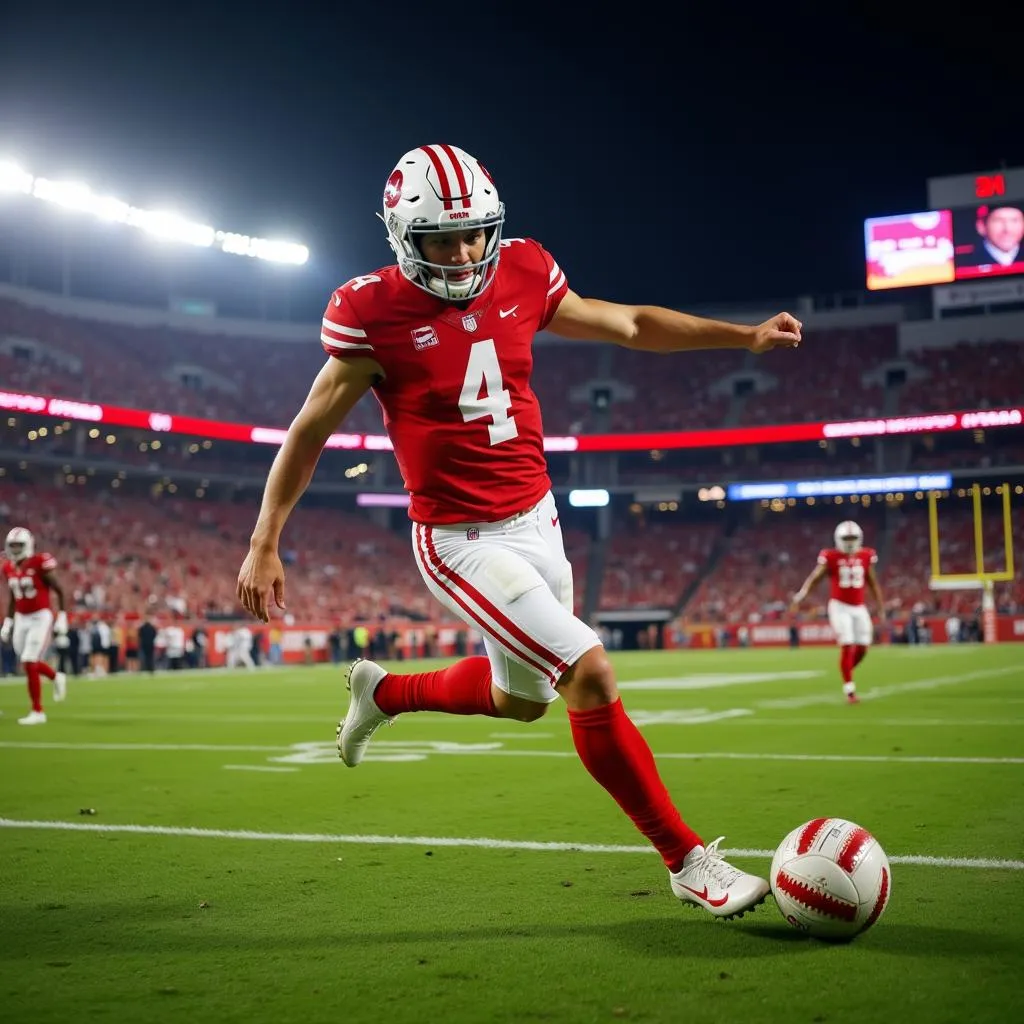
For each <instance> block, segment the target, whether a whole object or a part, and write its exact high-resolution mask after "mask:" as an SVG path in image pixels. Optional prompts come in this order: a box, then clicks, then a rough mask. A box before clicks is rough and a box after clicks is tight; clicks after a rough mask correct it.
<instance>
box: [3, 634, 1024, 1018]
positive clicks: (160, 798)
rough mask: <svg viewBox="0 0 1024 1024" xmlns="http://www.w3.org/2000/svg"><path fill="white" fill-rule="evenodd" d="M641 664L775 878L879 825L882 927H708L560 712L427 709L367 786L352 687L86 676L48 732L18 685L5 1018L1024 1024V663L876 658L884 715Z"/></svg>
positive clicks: (645, 660)
mask: <svg viewBox="0 0 1024 1024" xmlns="http://www.w3.org/2000/svg"><path fill="white" fill-rule="evenodd" d="M616 664H617V667H618V669H619V673H620V678H621V680H623V682H624V684H625V685H624V690H623V698H624V701H625V703H626V707H627V709H628V710H629V712H630V714H631V715H632V716H633V717H634V719H635V720H636V721H637V722H638V724H639V725H640V726H641V728H642V729H643V731H644V733H645V735H646V736H647V738H648V740H649V741H650V743H651V746H652V747H653V749H654V751H655V753H656V754H657V755H658V756H659V763H660V767H661V770H662V772H663V775H664V777H665V779H666V782H667V783H668V785H669V788H670V789H671V791H672V792H673V794H674V795H675V796H676V799H677V802H678V803H679V805H680V807H681V809H682V811H683V814H684V817H686V818H687V820H688V821H689V822H690V823H691V824H692V825H693V826H694V827H695V828H697V829H698V830H700V831H702V833H703V835H704V837H705V839H707V840H711V839H714V838H715V837H716V836H718V835H719V834H723V833H724V834H725V836H726V840H725V842H724V843H723V847H727V848H729V849H731V850H740V851H743V852H742V854H741V855H739V856H736V857H735V858H734V859H735V860H736V861H737V862H738V863H739V864H741V865H742V866H744V867H746V868H748V869H749V870H757V871H760V872H762V873H767V870H768V857H769V855H770V852H771V851H772V850H773V849H774V847H775V846H776V845H777V843H778V842H779V841H780V840H781V839H782V837H783V836H784V835H785V834H786V833H787V832H788V831H789V830H790V829H792V828H794V827H795V826H797V825H798V824H800V823H801V822H803V821H805V820H807V819H809V818H812V817H816V816H819V815H830V816H832V815H834V816H839V817H847V818H851V819H853V820H854V821H857V822H858V823H860V824H862V825H864V826H865V827H867V828H869V829H871V830H872V831H873V832H874V833H875V835H876V836H877V837H878V839H879V840H880V842H881V843H882V845H883V847H884V848H885V850H886V852H887V853H888V854H889V856H890V858H891V859H892V861H893V895H892V900H891V902H890V905H889V908H888V910H887V911H886V913H885V915H884V916H883V918H882V919H881V921H880V922H879V923H878V925H877V926H876V927H875V928H874V929H873V930H872V931H870V932H868V933H867V934H865V935H863V936H862V937H860V938H859V939H858V940H857V941H856V942H854V943H853V944H851V945H848V946H830V945H826V944H822V943H818V942H815V941H814V940H810V939H807V938H805V937H804V936H802V935H800V934H798V933H797V932H796V931H794V930H793V929H791V928H790V927H789V925H787V924H786V923H785V922H784V921H783V920H782V918H781V916H780V915H779V913H778V911H777V909H776V907H775V905H774V903H773V902H772V901H771V899H769V901H768V902H767V903H766V904H765V905H764V906H762V907H761V908H759V909H758V910H757V911H756V913H754V914H752V915H748V916H746V917H745V918H743V919H742V920H740V921H733V922H718V921H714V920H711V919H710V918H708V917H706V916H704V915H703V914H702V913H701V912H700V911H697V910H695V909H688V908H684V907H683V906H681V905H680V904H679V903H678V902H677V901H676V900H674V899H673V897H672V896H671V895H670V893H669V890H668V885H667V875H666V873H665V871H664V869H663V868H662V866H661V863H660V861H659V860H658V858H657V856H656V855H654V854H653V853H651V852H649V851H647V850H645V848H644V847H643V844H642V841H641V840H640V837H639V836H638V835H637V834H636V833H635V832H634V831H633V829H632V826H631V824H630V823H629V822H628V820H627V819H625V818H624V817H623V816H622V815H621V813H620V812H619V810H618V808H617V807H615V805H614V804H613V803H612V801H611V799H610V798H609V797H608V796H607V795H606V794H605V793H604V791H603V790H601V789H600V788H599V787H598V786H597V785H596V784H595V783H594V782H592V781H591V779H590V777H589V776H588V775H587V774H586V772H585V771H584V770H583V768H582V766H581V765H580V764H579V762H578V760H577V759H576V757H575V754H574V753H573V748H572V743H571V739H570V736H569V731H568V728H567V724H566V720H565V715H564V711H563V710H562V708H561V707H560V706H556V707H555V708H554V709H553V710H552V713H551V714H549V716H548V717H547V718H545V719H543V720H541V721H539V722H537V723H534V724H532V725H523V724H520V723H516V722H501V721H496V720H492V719H483V718H463V719H458V718H445V717H442V716H438V715H406V716H404V717H402V718H401V719H399V720H398V722H397V723H396V724H395V726H394V728H392V729H390V730H382V731H381V732H380V733H378V738H377V739H376V740H375V741H374V744H373V745H372V747H371V751H370V755H369V756H368V758H367V760H366V761H365V762H364V763H363V765H361V766H360V767H359V768H357V769H355V770H350V769H346V768H345V767H344V766H343V765H342V764H341V762H340V761H338V760H337V757H336V754H335V750H334V744H333V738H334V725H335V722H336V719H337V718H338V716H339V713H340V712H341V711H342V710H343V708H344V705H345V701H344V695H343V687H342V682H341V674H340V673H339V672H338V671H337V670H330V669H327V668H316V669H304V668H299V669H294V670H288V671H260V672H257V673H252V674H225V673H215V672H210V673H204V674H199V675H191V676H190V675H177V676H171V675H164V676H158V677H156V678H152V679H138V678H127V677H120V678H113V679H107V680H103V681H89V680H83V681H81V682H78V681H74V680H73V681H72V683H71V688H70V693H69V699H68V701H67V702H66V703H65V704H63V705H55V704H52V703H49V704H48V708H47V710H48V712H49V715H50V722H49V724H48V725H46V726H45V727H40V728H33V729H27V728H21V727H19V726H18V725H17V724H16V722H15V719H16V718H17V717H18V716H19V715H20V714H23V713H24V711H25V708H26V701H25V692H24V687H23V684H21V683H20V682H16V681H12V680H7V681H5V682H4V684H3V685H0V708H2V710H3V717H2V718H0V765H2V770H0V778H2V780H3V781H2V783H0V787H2V788H0V819H2V821H0V826H2V827H0V844H2V849H0V866H2V876H0V877H2V885H0V935H2V945H0V1016H2V1019H3V1020H4V1021H5V1022H6V1024H16V1022H22V1021H24V1022H31V1024H46V1022H57V1021H60V1022H66V1021H69V1020H73V1019H84V1020H101V1021H102V1020H109V1021H115V1020H116V1021H122V1020H123V1021H133V1022H135V1021H145V1022H147V1024H148V1022H153V1024H158V1022H163V1021H172V1020H174V1021H180V1020H187V1021H190V1022H192V1024H195V1022H206V1021H216V1022H235V1021H237V1022H247V1024H261V1022H268V1024H270V1022H273V1024H279V1022H291V1021H296V1022H319V1021H330V1022H339V1024H361V1022H369V1021H381V1022H388V1024H390V1022H394V1024H403V1022H420V1021H435V1020H437V1021H444V1022H446V1024H461V1022H489V1021H496V1022H504V1021H565V1022H577V1021H579V1022H589V1021H612V1020H633V1021H664V1022H677V1021H689V1020H693V1021H701V1022H718V1021H722V1022H726V1021H728V1022H733V1021H736V1022H742V1024H753V1022H758V1021H785V1022H787V1024H800V1022H808V1024H812V1022H813V1024H818V1022H829V1024H839V1022H846V1021H850V1022H856V1024H865V1022H874V1021H885V1020H898V1021H914V1022H916V1021H922V1022H929V1024H938V1022H945V1021H949V1022H957V1024H963V1022H976V1021H1000V1022H1003V1021H1011V1020H1013V1019H1015V1018H1016V1019H1018V1020H1021V1019H1024V999H1022V995H1021V992H1022V988H1021V982H1020V980H1019V978H1018V972H1019V971H1020V969H1021V966H1022V963H1024V957H1022V951H1024V786H1022V783H1024V749H1022V744H1021V736H1022V726H1024V647H1022V646H1017V647H1010V646H1003V647H993V648H985V649H981V648H971V647H961V648H952V649H949V648H941V647H936V648H922V649H878V650H875V651H873V652H872V654H871V655H870V657H869V658H868V660H867V661H866V662H865V664H864V665H863V666H862V667H861V670H860V673H859V685H860V689H861V692H862V695H863V696H864V697H865V698H866V699H865V700H864V702H863V703H862V704H860V705H859V706H856V707H848V706H846V705H845V704H844V703H843V702H842V699H841V691H840V688H839V685H838V683H837V680H836V655H835V652H834V651H832V650H831V649H825V650H802V651H796V652H790V651H788V650H787V651H735V652H721V653H719V652H693V653H659V654H646V655H641V654H630V655H621V656H618V657H617V658H616ZM47 696H49V687H47ZM87 809H93V810H94V811H95V813H94V814H92V813H89V814H83V811H85V810H87Z"/></svg>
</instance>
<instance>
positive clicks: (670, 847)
mask: <svg viewBox="0 0 1024 1024" xmlns="http://www.w3.org/2000/svg"><path fill="white" fill-rule="evenodd" d="M569 725H570V726H571V727H572V739H573V742H574V743H575V744H576V753H578V754H579V755H580V760H581V761H582V762H583V766H584V767H585V768H586V769H587V771H588V772H590V774H591V775H593V777H594V778H595V779H596V780H597V781H598V782H599V783H600V784H601V785H602V786H604V788H605V789H606V790H608V792H609V793H610V794H611V795H612V797H614V798H615V801H616V803H618V805H619V806H620V807H621V808H622V809H623V810H624V811H625V812H626V814H628V815H629V817H630V818H631V819H632V820H633V824H634V825H636V827H637V828H638V829H639V830H640V831H641V832H642V833H643V834H644V835H645V836H647V838H648V839H649V840H650V841H651V843H652V845H653V846H654V848H655V849H656V850H657V851H658V853H660V854H661V858H662V860H663V861H664V862H665V864H666V866H667V867H668V869H669V871H678V870H679V869H680V868H681V867H682V866H683V859H684V858H685V857H686V855H687V854H688V853H689V852H690V851H691V850H692V849H693V848H694V847H695V846H701V845H703V842H702V840H701V838H700V836H699V835H697V833H696V832H694V831H693V830H692V829H690V828H688V827H687V825H686V824H685V823H684V822H683V819H682V818H681V817H680V816H679V811H677V810H676V808H675V805H674V804H673V803H672V798H671V797H670V796H669V795H668V790H666V789H665V784H664V783H663V782H662V781H661V777H660V776H659V775H658V769H657V767H656V765H655V763H654V755H653V754H652V753H651V748H650V747H649V746H648V745H647V741H646V740H645V739H644V738H643V736H641V735H640V730H639V729H637V727H636V726H635V725H634V724H633V722H632V721H631V720H630V719H629V718H628V717H627V715H626V712H625V710H624V709H623V707H622V701H621V700H617V701H616V702H615V703H614V704H605V705H604V706H603V707H599V708H592V709H591V710H590V711H573V710H572V709H570V710H569Z"/></svg>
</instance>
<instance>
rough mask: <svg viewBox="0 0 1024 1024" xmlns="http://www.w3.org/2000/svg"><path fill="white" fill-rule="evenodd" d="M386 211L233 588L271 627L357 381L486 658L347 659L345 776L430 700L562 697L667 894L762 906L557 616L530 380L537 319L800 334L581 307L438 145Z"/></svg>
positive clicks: (667, 335)
mask: <svg viewBox="0 0 1024 1024" xmlns="http://www.w3.org/2000/svg"><path fill="white" fill-rule="evenodd" d="M382 219H383V221H384V224H385V226H386V228H387V233H388V241H389V242H390V244H391V248H392V250H393V251H394V253H395V256H396V257H397V261H398V262H397V265H392V266H388V267H384V268H382V269H380V270H376V271H374V272H373V273H372V274H367V275H365V276H362V277H357V278H355V279H353V280H351V281H349V282H348V283H347V284H345V285H343V286H342V287H340V288H338V289H337V290H336V291H335V292H334V294H333V295H332V296H331V297H330V299H329V300H328V303H327V308H326V310H325V312H324V316H323V324H322V330H321V334H320V340H321V342H322V344H323V347H324V349H325V350H326V352H327V353H328V356H329V357H330V358H328V360H327V362H326V364H325V365H324V367H323V368H322V369H321V371H320V373H319V374H318V376H317V378H316V380H315V381H314V382H313V386H312V388H311V390H310V393H309V396H308V397H307V399H306V401H305V404H304V405H303V407H302V409H301V410H300V411H299V413H298V415H297V416H296V418H295V420H294V421H293V422H292V424H291V426H290V428H289V430H288V435H287V438H286V439H285V442H284V444H283V446H282V447H281V450H280V451H279V453H278V455H277V458H276V459H275V460H274V465H273V468H272V470H271V472H270V475H269V477H268V480H267V485H266V490H265V493H264V495H263V503H262V507H261V509H260V513H259V518H258V520H257V523H256V526H255V529H254V531H253V534H252V539H251V546H250V550H249V553H248V555H247V556H246V558H245V561H244V563H243V564H242V567H241V569H240V571H239V575H238V596H239V599H240V600H241V601H242V603H243V604H244V605H245V607H246V608H247V609H248V610H249V611H250V612H251V613H252V614H253V615H255V616H256V617H257V618H259V619H260V620H262V621H264V622H266V621H268V616H269V613H270V601H271V595H272V596H273V600H274V601H275V602H276V603H277V605H278V606H279V607H281V608H283V607H284V570H283V568H282V565H281V560H280V558H279V556H278V540H279V537H280V534H281V529H282V527H283V526H284V524H285V520H286V519H287V517H288V515H289V513H290V512H291V510H292V508H293V507H294V506H295V503H296V502H297V501H298V499H299V497H300V495H301V494H302V492H303V491H304V490H305V488H306V486H307V484H308V483H309V481H310V478H311V477H312V475H313V471H314V468H315V466H316V463H317V459H318V457H319V455H320V452H321V449H322V448H323V446H324V443H325V442H326V440H327V438H328V437H329V436H330V435H331V434H332V433H333V432H334V431H335V430H337V429H338V427H339V426H340V425H341V423H342V421H343V420H344V418H345V416H346V415H347V413H348V412H349V410H350V409H351V408H352V407H353V406H354V405H355V403H356V402H357V401H359V399H360V398H361V397H362V396H363V394H364V393H365V392H366V391H368V390H371V389H372V391H373V392H374V394H375V396H376V397H377V400H378V401H379V402H380V404H381V406H382V407H383V410H384V422H385V425H386V429H387V431H388V435H389V436H390V438H391V441H392V443H393V445H394V450H395V458H396V460H397V462H398V466H399V468H400V470H401V472H402V476H403V478H404V481H405V487H406V489H407V490H408V492H409V494H410V497H411V504H410V508H409V514H410V518H411V519H412V521H413V525H412V546H413V554H414V557H415V560H416V564H417V566H418V568H419V571H420V574H421V575H422V577H423V580H424V582H425V583H426V586H427V588H428V589H429V590H430V592H431V593H432V594H433V595H434V596H435V597H436V598H437V599H438V600H439V601H440V602H441V603H442V604H444V605H445V606H446V607H447V608H448V609H450V610H451V611H452V612H453V613H454V614H455V615H457V616H459V617H460V618H461V619H462V620H463V621H464V622H466V623H467V624H468V625H470V626H472V627H473V628H474V629H477V630H479V631H480V632H481V633H482V634H483V636H484V638H485V644H486V649H487V657H473V658H464V659H462V660H461V661H459V662H457V663H455V664H454V665H451V666H450V667H449V668H445V669H441V670H439V671H436V672H423V673H415V674H398V673H393V672H387V671H386V670H385V669H384V668H382V667H381V666H379V665H377V664H374V663H373V662H371V661H359V662H356V664H355V665H354V666H353V667H352V668H351V669H350V672H349V679H348V685H349V689H350V691H351V697H350V703H349V707H348V711H347V713H346V715H345V718H344V720H343V721H342V722H341V724H340V725H339V726H338V733H337V738H338V749H339V753H340V755H341V758H342V760H343V761H344V762H345V764H346V765H348V766H349V767H355V766H356V765H357V764H359V762H360V761H361V760H362V758H363V755H364V753H365V751H366V747H367V745H368V743H369V742H370V739H371V737H372V736H373V733H374V732H375V731H376V730H377V729H378V728H379V727H380V726H381V725H383V724H384V723H385V722H388V721H389V720H391V719H393V718H394V717H395V716H396V715H400V714H403V713H407V712H411V711H444V712H448V713H450V714H455V715H489V716H491V717H493V718H511V719H517V720H519V721H522V722H532V721H535V720H536V719H538V718H540V717H542V716H543V715H544V713H545V711H546V710H547V708H548V706H549V704H550V703H551V702H552V701H554V700H556V699H557V698H558V697H561V698H562V699H563V700H564V701H565V703H566V705H567V708H568V716H569V724H570V728H571V731H572V738H573V742H574V744H575V747H576V751H577V753H578V754H579V757H580V760H581V761H582V762H583V765H584V767H585V768H586V770H587V771H588V772H589V773H590V774H591V775H592V776H593V777H594V779H596V780H597V782H598V783H599V784H600V785H601V786H603V787H604V788H605V789H606V790H607V791H608V793H609V794H610V795H611V796H612V797H613V798H614V799H615V801H616V802H617V803H618V804H619V806H620V807H621V808H622V810H623V811H624V812H625V813H626V814H627V815H628V816H629V817H630V819H631V820H632V821H633V823H634V824H635V825H636V827H637V828H638V829H639V830H640V832H642V833H643V834H644V835H645V836H646V837H647V839H648V840H649V841H650V842H651V843H652V844H653V846H654V847H655V848H656V849H657V851H658V852H659V853H660V854H661V857H662V859H663V860H664V862H665V865H666V867H667V868H668V870H669V872H670V880H671V887H672V891H673V892H674V893H675V895H676V896H677V897H678V898H679V899H681V900H683V901H684V902H687V903H691V904H696V905H697V906H700V907H703V908H704V909H706V910H707V911H709V912H710V913H711V914H714V915H715V916H716V917H726V918H727V917H735V916H738V915H740V914H742V913H743V912H744V911H746V910H748V909H750V908H751V907H753V906H755V905H756V904H758V903H760V902H761V901H762V900H763V899H764V898H765V895H766V894H767V892H768V883H767V882H766V881H765V880H764V879H762V878H758V877H755V876H754V875H750V874H747V873H746V872H744V871H741V870H739V869H738V868H735V867H733V866H732V865H731V864H729V863H728V862H727V861H725V860H724V859H723V857H722V855H721V853H720V852H719V848H718V845H719V842H720V840H718V839H716V840H715V841H714V842H712V843H709V844H708V845H706V846H705V844H704V842H703V840H702V839H701V837H700V836H699V835H698V834H697V833H696V832H694V831H693V830H692V829H691V828H690V827H689V826H688V825H687V824H686V823H684V821H683V820H682V818H681V817H680V814H679V811H678V810H677V809H676V807H675V805H674V804H673V802H672V799H671V798H670V796H669V794H668V792H667V790H666V788H665V786H664V784H663V783H662V781H661V778H660V777H659V775H658V769H657V767H656V765H655V761H654V757H653V756H652V754H651V751H650V748H649V747H648V745H647V743H646V741H645V740H644V738H643V736H642V735H641V734H640V732H639V731H638V730H637V728H636V726H635V725H634V724H633V722H632V721H631V720H630V719H629V718H628V717H627V716H626V713H625V711H624V710H623V707H622V702H621V701H620V700H619V692H618V689H617V687H616V683H615V675H614V673H613V671H612V666H611V663H610V662H609V660H608V657H607V655H606V654H605V651H604V649H603V648H602V646H601V642H600V640H599V639H598V637H597V635H596V633H595V632H594V631H593V630H592V629H591V628H590V626H588V625H587V624H586V623H584V622H582V621H581V620H580V619H578V618H576V617H575V616H574V615H573V613H572V608H573V600H572V569H571V567H570V565H569V562H568V561H567V559H566V557H565V552H564V549H563V546H562V535H561V529H560V527H559V523H558V508H557V507H556V505H555V501H554V498H553V497H552V494H551V481H550V479H549V477H548V473H547V467H546V462H545V457H544V444H543V431H542V428H541V413H540V408H539V405H538V402H537V398H536V395H535V394H534V393H533V391H532V390H531V389H530V371H531V368H532V351H531V346H532V342H533V338H534V335H535V334H536V333H537V332H538V331H539V330H542V329H545V330H548V331H550V332H552V333H553V334H557V335H560V336H561V337H563V338H572V339H587V340H590V341H604V342H611V343H613V344H617V345H622V346H625V347H626V348H633V349H641V350H643V351H647V352H651V353H657V354H669V353H676V352H686V351H692V350H695V349H723V348H735V349H745V350H747V351H750V352H754V353H762V352H768V351H770V350H772V349H774V348H777V347H786V348H791V347H795V346H796V345H798V344H799V343H800V331H801V324H800V322H799V321H798V320H796V319H795V318H794V317H792V316H790V315H789V314H788V313H779V314H778V315H777V316H774V317H772V319H770V320H767V321H766V322H765V323H763V324H760V325H758V326H741V325H738V324H732V323H721V322H717V321H713V320H705V319H701V318H698V317H694V316H688V315H686V314H684V313H678V312H674V311H673V310H670V309H662V308H660V307H656V306H629V305H620V304H618V303H613V302H602V301H599V300H597V299H584V298H581V297H580V296H579V295H577V294H576V293H575V292H573V291H571V290H570V288H569V285H568V284H567V282H566V277H565V274H564V273H563V271H562V270H561V269H560V267H559V266H558V264H557V263H556V262H555V260H554V259H553V258H552V256H551V255H550V254H549V253H548V252H547V251H546V250H545V249H544V248H543V247H542V246H541V245H540V244H538V243H537V242H535V241H532V240H530V239H522V238H511V239H505V238H502V225H503V223H504V219H505V208H504V205H503V204H502V203H501V202H500V200H499V199H498V190H497V188H496V187H495V184H494V181H493V179H492V178H491V176H490V174H489V173H488V172H487V171H486V170H485V169H484V167H483V165H482V164H480V162H479V161H477V160H476V159H474V158H473V157H472V156H470V155H469V154H468V153H466V152H464V151H463V150H461V149H459V148H457V147H455V146H449V145H431V146H422V147H420V148H419V149H414V150H412V151H410V152H408V153H406V154H405V155H404V156H403V157H402V158H401V160H400V161H399V162H398V165H397V167H395V169H394V170H393V171H392V173H391V176H390V177H389V178H388V180H387V184H386V186H385V189H384V197H383V216H382Z"/></svg>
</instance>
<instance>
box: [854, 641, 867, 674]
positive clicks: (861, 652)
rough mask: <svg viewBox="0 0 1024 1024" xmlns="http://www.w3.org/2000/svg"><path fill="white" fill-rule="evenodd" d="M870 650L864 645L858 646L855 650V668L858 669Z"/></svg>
mask: <svg viewBox="0 0 1024 1024" xmlns="http://www.w3.org/2000/svg"><path fill="white" fill-rule="evenodd" d="M867 653H868V649H867V648H866V647H865V646H864V645H863V644H857V645H856V646H855V647H854V649H853V667H854V668H856V667H857V666H858V665H859V664H860V663H861V662H862V661H863V660H864V659H865V658H866V657H867Z"/></svg>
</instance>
